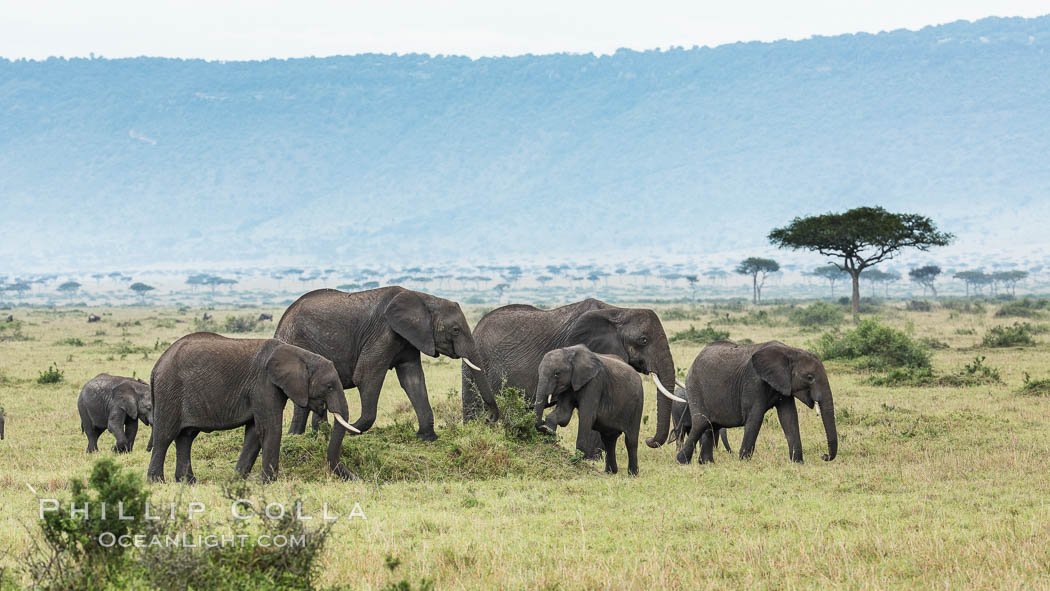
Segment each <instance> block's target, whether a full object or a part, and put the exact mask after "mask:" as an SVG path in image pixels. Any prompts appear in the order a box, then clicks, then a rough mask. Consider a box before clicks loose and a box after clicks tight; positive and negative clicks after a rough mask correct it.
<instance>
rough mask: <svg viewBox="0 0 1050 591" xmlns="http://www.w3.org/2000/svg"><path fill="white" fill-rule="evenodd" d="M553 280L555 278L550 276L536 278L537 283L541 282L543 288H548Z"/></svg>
mask: <svg viewBox="0 0 1050 591" xmlns="http://www.w3.org/2000/svg"><path fill="white" fill-rule="evenodd" d="M552 279H554V278H553V277H551V276H550V275H540V276H539V277H537V278H536V281H539V282H540V285H542V286H543V287H547V284H548V283H550V281H551V280H552Z"/></svg>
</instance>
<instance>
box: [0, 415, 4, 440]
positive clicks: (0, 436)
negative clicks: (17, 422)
mask: <svg viewBox="0 0 1050 591" xmlns="http://www.w3.org/2000/svg"><path fill="white" fill-rule="evenodd" d="M3 440H4V411H3V410H2V409H0V441H3Z"/></svg>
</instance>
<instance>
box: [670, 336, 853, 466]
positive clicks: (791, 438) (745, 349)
mask: <svg viewBox="0 0 1050 591" xmlns="http://www.w3.org/2000/svg"><path fill="white" fill-rule="evenodd" d="M686 391H687V394H688V400H689V412H690V414H691V420H692V429H691V430H690V431H689V437H688V439H686V441H685V444H684V445H683V446H682V450H681V451H679V452H678V461H679V463H682V464H688V463H689V462H690V461H691V459H692V457H693V450H694V449H695V448H696V443H697V441H698V440H700V463H706V462H711V461H713V460H714V456H713V454H712V450H713V445H712V444H713V432H714V430H717V429H721V428H722V427H743V428H744V438H743V440H742V441H741V442H740V459H747V458H749V457H751V454H752V453H753V452H754V450H755V440H756V439H758V432H759V430H760V429H761V428H762V421H763V418H764V417H765V415H766V413H767V412H768V411H769V410H770V409H772V408H776V409H777V418H779V419H780V426H781V428H783V430H784V437H785V438H786V439H787V444H788V457H790V458H791V461H793V462H802V440H801V438H800V437H799V430H798V410H797V409H796V408H795V399H796V398H797V399H798V400H800V401H802V403H803V404H805V405H806V406H808V407H810V408H813V406H814V405H817V408H818V409H819V410H818V412H819V413H820V415H821V420H822V421H823V422H824V431H825V435H826V436H827V440H828V453H827V454H825V455H824V460H825V461H831V460H834V459H835V455H836V454H837V453H838V447H839V438H838V431H837V430H836V428H835V404H834V401H833V399H832V395H831V385H830V384H829V383H828V374H827V372H826V371H824V365H823V364H822V363H821V362H820V359H818V358H817V356H816V355H814V354H813V353H810V352H809V351H804V350H802V349H797V348H795V347H789V346H787V345H785V344H784V343H781V342H778V341H769V342H767V343H758V344H754V345H738V344H736V343H732V342H729V341H716V342H714V343H711V344H710V345H708V346H706V347H704V349H703V350H702V351H700V354H699V355H697V356H696V360H694V361H693V365H692V367H690V368H689V375H688V376H687V377H686Z"/></svg>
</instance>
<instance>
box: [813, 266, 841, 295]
mask: <svg viewBox="0 0 1050 591" xmlns="http://www.w3.org/2000/svg"><path fill="white" fill-rule="evenodd" d="M810 275H812V276H814V277H820V278H821V279H823V280H824V281H827V282H828V285H829V286H831V297H835V282H836V281H838V280H840V279H845V278H846V277H849V273H847V272H845V271H843V270H842V269H841V268H839V266H838V265H824V266H823V267H817V268H816V269H813V271H812V272H811V273H810Z"/></svg>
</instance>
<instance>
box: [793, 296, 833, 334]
mask: <svg viewBox="0 0 1050 591" xmlns="http://www.w3.org/2000/svg"><path fill="white" fill-rule="evenodd" d="M844 316H845V312H844V311H843V310H842V307H841V306H836V305H834V304H829V303H827V302H816V303H813V304H810V305H809V306H808V307H805V308H795V309H793V310H791V311H790V312H788V320H790V321H791V322H792V323H793V324H797V325H799V326H801V327H804V328H812V327H817V326H837V325H839V324H841V323H842V319H843V317H844Z"/></svg>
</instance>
